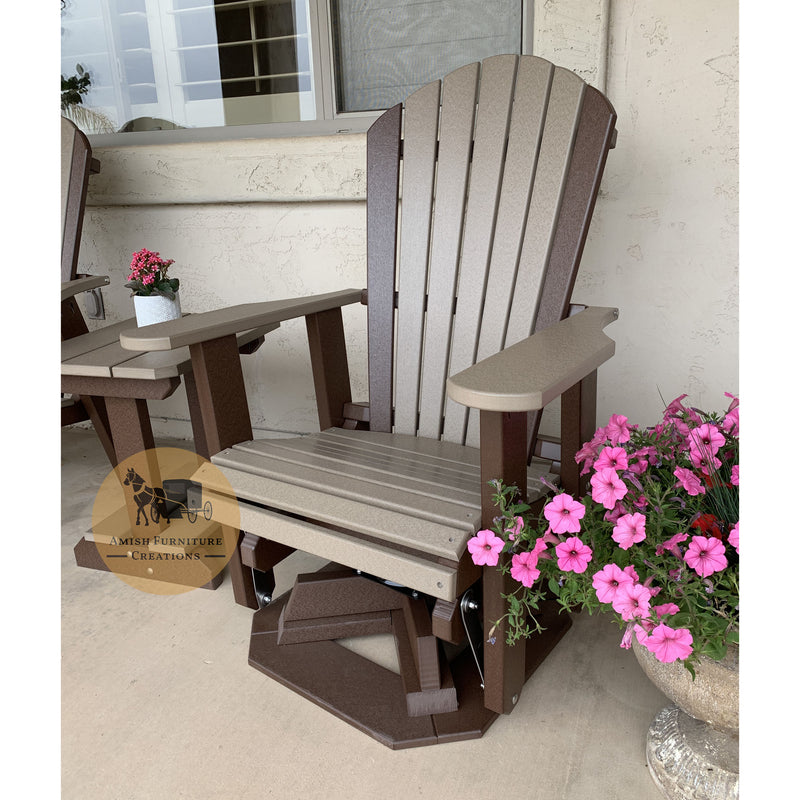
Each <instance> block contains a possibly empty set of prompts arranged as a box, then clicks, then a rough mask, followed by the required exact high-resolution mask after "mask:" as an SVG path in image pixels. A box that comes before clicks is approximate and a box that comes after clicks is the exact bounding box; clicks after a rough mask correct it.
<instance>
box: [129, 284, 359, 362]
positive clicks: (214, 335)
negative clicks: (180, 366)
mask: <svg viewBox="0 0 800 800" xmlns="http://www.w3.org/2000/svg"><path fill="white" fill-rule="evenodd" d="M360 302H361V289H344V290H342V291H339V292H329V293H328V294H317V295H312V296H310V297H298V298H293V299H290V300H269V301H266V302H263V303H243V304H242V305H238V306H229V307H228V308H220V309H217V310H215V311H206V312H204V313H202V314H191V315H187V316H185V317H183V318H181V319H177V320H172V321H170V322H159V323H157V324H155V325H147V326H146V327H144V328H131V329H130V330H127V331H123V332H122V333H121V334H120V337H119V340H120V344H121V345H122V346H123V347H124V348H125V349H126V350H174V349H175V348H176V347H184V346H186V345H192V344H199V343H200V342H206V341H209V340H211V339H219V338H221V337H223V336H229V335H231V334H234V333H240V332H241V331H245V330H249V329H250V328H257V327H260V326H262V325H269V324H271V323H274V322H283V321H285V320H287V319H295V318H296V317H304V316H306V315H308V314H316V313H319V312H320V311H329V310H331V309H333V308H340V307H342V306H346V305H349V304H351V303H360Z"/></svg>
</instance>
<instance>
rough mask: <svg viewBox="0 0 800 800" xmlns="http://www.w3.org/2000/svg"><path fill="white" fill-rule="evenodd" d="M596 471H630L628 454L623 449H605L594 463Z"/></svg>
mask: <svg viewBox="0 0 800 800" xmlns="http://www.w3.org/2000/svg"><path fill="white" fill-rule="evenodd" d="M594 468H595V470H598V469H606V468H608V469H613V470H620V469H628V454H627V453H626V452H625V450H624V449H623V448H621V447H604V448H603V449H602V450H601V451H600V455H599V456H598V457H597V461H595V462H594Z"/></svg>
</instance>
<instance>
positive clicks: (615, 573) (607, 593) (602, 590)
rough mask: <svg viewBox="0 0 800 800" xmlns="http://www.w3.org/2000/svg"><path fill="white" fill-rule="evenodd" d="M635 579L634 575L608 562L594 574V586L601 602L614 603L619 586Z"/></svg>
mask: <svg viewBox="0 0 800 800" xmlns="http://www.w3.org/2000/svg"><path fill="white" fill-rule="evenodd" d="M633 581H634V579H633V577H632V576H630V575H628V574H627V573H626V572H623V571H622V570H621V569H620V568H619V567H618V566H617V565H616V564H606V565H605V566H604V567H603V569H601V570H599V571H598V572H595V574H594V575H593V576H592V586H594V590H595V593H596V594H597V599H598V600H599V601H600V602H601V603H613V602H614V598H615V597H616V596H617V592H618V591H619V587H620V586H621V585H622V584H624V583H633Z"/></svg>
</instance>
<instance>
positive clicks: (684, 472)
mask: <svg viewBox="0 0 800 800" xmlns="http://www.w3.org/2000/svg"><path fill="white" fill-rule="evenodd" d="M672 474H673V475H674V476H675V477H676V478H677V479H678V483H679V484H680V485H681V486H683V488H684V489H685V490H686V491H687V493H688V494H689V495H691V496H692V497H696V496H697V495H699V494H705V493H706V489H705V486H703V482H702V481H701V480H700V478H698V477H697V475H696V474H695V473H694V472H692V471H691V470H690V469H686V467H676V469H675V471H674V472H673V473H672Z"/></svg>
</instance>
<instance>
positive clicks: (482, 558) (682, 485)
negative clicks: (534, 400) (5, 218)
mask: <svg viewBox="0 0 800 800" xmlns="http://www.w3.org/2000/svg"><path fill="white" fill-rule="evenodd" d="M728 397H729V398H730V399H731V402H730V405H729V407H728V409H727V411H726V412H725V413H723V414H713V413H706V412H703V411H700V410H698V409H695V408H691V407H687V406H685V405H684V404H683V400H684V399H685V398H686V395H682V396H681V397H679V398H677V399H676V400H674V401H673V402H672V403H670V404H669V405H668V406H667V408H666V411H665V412H664V416H663V419H662V420H661V421H660V422H659V423H658V424H657V425H655V426H653V427H649V428H640V427H638V426H636V425H631V424H629V422H628V420H627V418H626V417H624V416H621V415H618V414H614V415H612V416H611V418H610V419H609V422H608V424H607V425H605V426H604V427H602V428H599V429H598V430H597V431H596V433H595V435H594V436H593V437H592V439H591V441H589V442H586V443H585V444H584V446H583V447H582V448H581V450H580V451H579V452H578V453H577V455H576V460H577V461H578V463H579V464H581V465H582V474H583V475H589V474H590V476H591V477H590V490H589V492H588V493H587V495H586V497H584V498H580V499H578V498H574V497H572V496H571V495H569V494H566V493H563V492H559V491H558V489H557V488H556V487H554V486H553V487H551V489H552V490H553V491H554V492H555V495H554V496H553V498H552V500H551V501H550V502H549V503H547V504H546V505H545V506H544V508H543V510H542V511H541V512H540V513H539V514H538V515H534V514H532V512H531V509H530V507H529V506H527V505H526V504H525V503H523V502H521V500H520V498H519V497H518V496H517V495H518V493H517V491H516V487H513V486H504V485H502V484H500V483H496V485H495V488H496V490H497V491H496V495H495V501H496V503H497V505H498V507H499V509H500V515H499V516H498V517H497V519H496V520H495V525H494V529H493V530H483V531H480V532H478V534H477V535H476V536H475V537H474V538H473V539H471V540H470V541H469V543H468V547H469V550H470V553H471V554H472V559H473V561H474V562H475V563H476V564H481V565H488V566H492V565H497V564H499V563H500V562H501V554H503V553H505V554H507V557H506V558H504V559H502V563H500V567H499V568H501V569H503V570H504V571H506V572H510V574H511V577H512V578H513V579H514V580H515V581H516V588H515V591H514V592H512V593H511V594H509V595H506V596H505V599H506V601H507V609H508V610H507V614H506V620H507V623H508V635H507V638H508V642H509V644H513V643H514V642H515V641H517V640H518V639H520V638H524V637H528V636H530V635H532V634H534V633H535V632H536V631H537V630H540V627H539V624H538V622H537V620H536V612H537V610H538V608H539V605H540V603H541V602H542V601H543V600H544V598H545V596H546V594H547V593H548V591H549V592H550V593H551V594H552V595H554V596H555V597H556V598H557V600H558V603H559V604H560V606H561V607H562V609H563V610H565V611H570V610H581V609H585V610H587V611H588V612H589V613H593V612H596V611H605V612H609V613H611V614H612V615H613V616H614V618H616V619H617V620H618V622H619V624H620V626H621V628H622V629H623V630H624V633H623V636H622V643H621V644H622V646H623V647H626V648H629V647H630V646H631V642H632V640H633V638H634V637H635V638H636V640H637V641H638V642H639V643H640V644H641V645H642V646H644V647H645V648H647V650H649V651H650V652H652V653H653V654H654V655H655V657H656V658H657V659H658V660H659V661H661V662H665V663H671V662H673V661H681V662H682V663H683V664H684V665H685V666H686V667H687V668H688V669H689V671H690V672H692V671H693V670H694V665H695V663H696V661H697V658H698V656H700V655H704V656H708V657H709V658H711V659H715V660H719V659H722V658H723V657H724V656H725V654H726V652H727V650H728V647H729V645H732V644H736V643H738V636H739V400H738V398H736V397H733V396H732V395H728Z"/></svg>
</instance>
